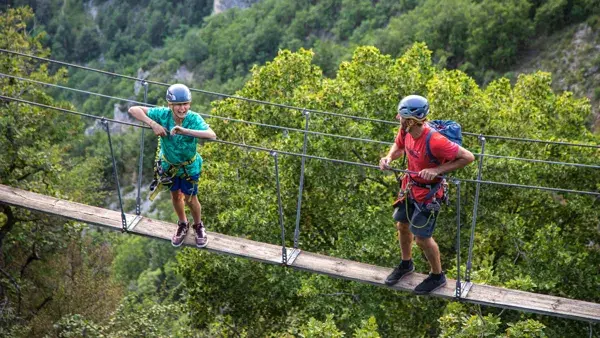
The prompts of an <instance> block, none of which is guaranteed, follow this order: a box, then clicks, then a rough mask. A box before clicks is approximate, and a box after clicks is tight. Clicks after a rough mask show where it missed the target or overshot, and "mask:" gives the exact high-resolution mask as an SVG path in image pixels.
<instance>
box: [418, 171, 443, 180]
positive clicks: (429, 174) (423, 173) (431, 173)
mask: <svg viewBox="0 0 600 338" xmlns="http://www.w3.org/2000/svg"><path fill="white" fill-rule="evenodd" d="M439 174H440V173H439V172H438V170H437V168H428V169H423V170H421V171H419V177H421V178H424V179H426V180H428V181H431V180H433V179H434V178H435V177H436V176H438V175H439Z"/></svg>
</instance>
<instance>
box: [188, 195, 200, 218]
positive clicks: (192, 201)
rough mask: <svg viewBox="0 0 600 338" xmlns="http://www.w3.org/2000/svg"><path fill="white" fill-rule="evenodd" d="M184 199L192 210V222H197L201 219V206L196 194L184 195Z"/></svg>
mask: <svg viewBox="0 0 600 338" xmlns="http://www.w3.org/2000/svg"><path fill="white" fill-rule="evenodd" d="M185 201H186V203H187V206H188V207H190V210H191V211H192V217H193V218H194V224H198V223H200V222H201V221H202V219H201V217H202V206H201V205H200V201H198V196H197V195H191V196H188V195H186V196H185Z"/></svg>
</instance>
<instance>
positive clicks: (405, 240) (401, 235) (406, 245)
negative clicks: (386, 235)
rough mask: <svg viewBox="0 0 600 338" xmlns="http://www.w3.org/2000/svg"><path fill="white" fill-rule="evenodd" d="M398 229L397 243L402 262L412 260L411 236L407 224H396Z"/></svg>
mask: <svg viewBox="0 0 600 338" xmlns="http://www.w3.org/2000/svg"><path fill="white" fill-rule="evenodd" d="M396 229H398V242H399V243H400V250H401V251H402V260H403V261H409V260H411V258H412V242H413V234H412V233H411V232H410V229H409V224H408V223H405V222H396Z"/></svg>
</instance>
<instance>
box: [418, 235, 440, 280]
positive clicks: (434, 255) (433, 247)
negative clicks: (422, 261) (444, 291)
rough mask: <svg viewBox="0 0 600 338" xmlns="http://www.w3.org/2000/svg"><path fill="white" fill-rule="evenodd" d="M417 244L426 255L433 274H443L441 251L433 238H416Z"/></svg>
mask: <svg viewBox="0 0 600 338" xmlns="http://www.w3.org/2000/svg"><path fill="white" fill-rule="evenodd" d="M416 242H417V245H418V246H419V248H421V250H423V253H425V257H427V261H429V265H430V266H431V273H433V274H436V275H439V274H441V273H442V262H441V261H440V249H439V247H438V245H437V243H436V242H435V240H434V239H433V237H429V238H426V237H419V236H416Z"/></svg>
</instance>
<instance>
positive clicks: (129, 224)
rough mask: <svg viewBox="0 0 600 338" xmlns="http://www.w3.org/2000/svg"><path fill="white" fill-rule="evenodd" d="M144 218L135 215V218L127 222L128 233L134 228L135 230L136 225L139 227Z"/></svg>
mask: <svg viewBox="0 0 600 338" xmlns="http://www.w3.org/2000/svg"><path fill="white" fill-rule="evenodd" d="M142 218H143V217H142V216H140V215H135V217H134V218H133V219H132V220H130V221H128V222H127V231H131V230H133V228H135V226H136V225H138V223H139V222H140V221H141V220H142Z"/></svg>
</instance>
